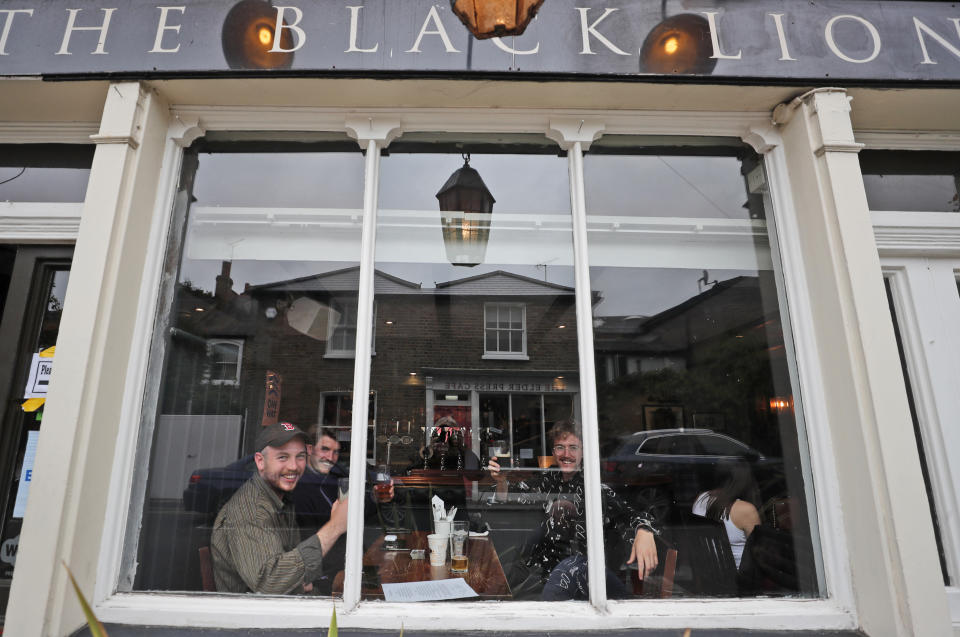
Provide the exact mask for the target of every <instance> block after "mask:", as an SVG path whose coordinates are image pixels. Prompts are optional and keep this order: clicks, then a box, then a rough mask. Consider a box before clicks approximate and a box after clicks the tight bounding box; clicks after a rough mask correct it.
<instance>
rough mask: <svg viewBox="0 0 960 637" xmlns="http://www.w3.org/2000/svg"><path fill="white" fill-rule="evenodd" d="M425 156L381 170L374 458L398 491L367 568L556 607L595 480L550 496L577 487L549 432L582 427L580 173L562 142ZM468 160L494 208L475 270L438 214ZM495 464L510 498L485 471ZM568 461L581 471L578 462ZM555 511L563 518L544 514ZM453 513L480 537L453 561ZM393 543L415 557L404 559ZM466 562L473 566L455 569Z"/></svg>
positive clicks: (382, 509)
mask: <svg viewBox="0 0 960 637" xmlns="http://www.w3.org/2000/svg"><path fill="white" fill-rule="evenodd" d="M420 149H422V146H421V147H420ZM415 150H418V148H415V147H412V146H410V145H408V146H406V147H405V146H404V145H403V144H402V143H399V142H395V143H394V145H392V146H391V149H390V151H391V152H390V155H389V156H387V157H384V158H383V159H382V165H381V183H380V202H379V211H378V229H377V240H378V243H377V255H376V274H375V287H376V292H375V298H376V305H377V329H376V339H375V349H376V355H375V356H374V357H373V360H372V362H371V371H370V387H371V389H374V390H375V391H376V393H377V395H378V397H379V413H378V417H377V419H376V421H375V423H374V428H375V429H374V434H375V441H376V442H375V445H374V448H373V452H372V454H371V455H370V456H369V458H368V460H369V462H370V464H371V465H374V464H386V465H387V471H388V472H389V473H390V474H391V477H392V480H393V485H394V488H395V497H394V498H393V499H392V501H390V502H388V503H383V502H381V503H374V502H372V501H371V500H370V499H368V500H367V507H368V516H367V519H368V524H367V528H366V530H365V535H364V549H365V556H364V564H365V565H367V566H370V567H372V568H370V569H369V570H365V577H364V582H363V596H364V598H368V599H375V598H381V597H383V595H384V594H385V593H389V590H390V587H389V586H385V585H389V584H395V583H404V582H410V581H420V580H429V581H435V582H448V583H449V581H450V578H452V577H463V579H464V580H465V582H466V583H467V584H468V585H469V586H470V587H471V588H472V590H473V591H474V592H475V593H476V594H477V595H478V596H479V597H480V598H481V599H541V598H546V595H545V594H544V588H545V587H544V585H545V584H546V583H547V580H548V578H549V576H550V571H551V569H552V568H553V567H554V566H556V564H557V563H559V562H560V561H561V560H562V559H563V558H566V557H570V556H573V555H577V554H582V552H583V550H584V546H585V540H586V535H585V528H584V525H583V524H582V512H583V490H582V481H574V482H570V483H569V486H568V487H567V488H565V489H563V492H562V493H561V492H560V490H558V489H556V488H554V489H552V490H548V489H546V488H540V487H541V486H543V485H546V484H547V483H550V484H553V483H554V482H556V483H557V484H560V483H563V484H567V483H566V481H565V480H561V479H560V478H559V475H560V473H561V470H560V467H558V466H556V463H553V462H552V451H551V449H552V447H553V444H552V442H551V441H552V438H551V437H550V431H551V428H552V427H553V426H554V425H555V423H556V422H558V421H561V420H563V421H577V420H579V377H578V373H577V369H578V357H577V344H576V311H575V304H574V288H573V277H574V274H573V268H572V263H573V247H572V230H571V218H570V209H569V184H568V178H567V174H568V173H567V164H566V161H565V160H564V159H562V158H559V157H557V156H556V154H555V149H554V150H553V152H554V154H552V155H550V154H537V153H538V152H539V151H538V150H536V149H535V148H534V147H531V148H529V149H524V148H519V147H518V146H510V152H503V150H504V147H497V146H495V145H483V144H464V145H458V146H456V147H452V148H450V152H449V153H447V152H442V151H443V150H444V148H443V147H442V146H440V145H439V144H436V145H434V146H433V147H432V148H431V151H432V152H427V153H424V152H410V151H415ZM467 152H469V153H470V155H469V157H470V163H469V165H470V166H471V167H472V168H474V169H475V170H476V171H477V172H478V173H479V175H480V176H481V178H482V181H483V183H484V184H485V187H486V188H487V189H488V192H489V195H492V199H494V200H495V203H493V205H492V212H491V213H490V214H489V215H486V219H489V237H488V240H487V244H486V246H485V252H480V251H474V252H473V253H474V254H483V258H482V263H480V264H478V265H475V266H473V267H464V266H463V265H453V264H452V263H451V260H450V256H449V255H451V254H453V255H457V254H460V253H461V251H460V250H457V249H454V250H448V247H449V246H447V245H445V243H444V241H445V239H446V240H447V241H449V236H450V235H451V234H453V233H450V232H447V233H444V231H443V230H444V226H443V224H444V223H446V222H445V221H443V218H445V217H447V216H450V215H449V213H448V212H444V213H443V214H442V215H441V212H440V204H441V202H438V196H437V193H438V191H440V190H441V188H442V187H443V186H444V184H445V183H446V180H447V179H448V176H449V175H451V173H452V172H453V171H454V170H456V169H458V168H461V166H462V164H463V161H464V160H463V159H462V157H461V155H462V154H464V153H467ZM444 194H445V195H447V194H448V193H446V192H445V193H444ZM489 199H490V198H487V199H485V200H486V201H487V203H489ZM470 213H471V211H465V214H467V215H469V214H470ZM471 240H472V237H471ZM454 261H457V260H456V259H454ZM491 458H494V459H495V460H494V461H495V462H496V463H497V464H496V467H497V471H496V474H497V478H498V481H497V482H499V483H502V486H503V489H502V490H503V491H505V492H506V493H505V494H504V495H502V496H497V495H494V489H495V484H496V483H495V481H494V480H492V479H491V472H490V471H486V470H485V467H486V466H487V465H488V462H490V459H491ZM548 458H549V459H550V460H548ZM564 466H571V467H575V468H576V469H577V471H575V472H574V473H577V474H579V471H578V469H579V460H577V461H576V462H574V463H572V464H570V465H566V464H565V465H564ZM491 497H493V500H492V501H491ZM435 499H439V500H440V501H442V504H438V506H439V507H440V508H442V509H443V512H442V514H439V512H438V515H440V519H439V520H438V519H435V517H434V512H433V508H432V503H433V502H434V501H435ZM574 501H576V502H577V504H575V503H574ZM545 506H546V507H547V508H551V507H556V509H555V510H556V511H557V514H556V515H555V516H553V517H551V516H545V513H544V507H545ZM568 507H571V508H572V512H571V513H570V514H567V513H566V512H567V511H568ZM370 510H375V513H370ZM561 511H563V512H564V513H563V514H561V513H560V512H561ZM448 518H449V521H452V522H460V521H462V522H466V523H467V524H468V526H469V528H470V533H471V534H470V537H469V542H468V543H467V545H466V546H467V548H466V552H467V555H464V556H463V557H464V558H466V559H465V560H461V559H459V556H456V557H457V558H458V559H457V564H456V565H453V559H454V557H455V556H453V555H452V554H451V553H450V551H449V550H448V549H447V546H448V544H447V543H445V541H440V540H438V539H437V538H439V537H447V536H448V535H450V534H451V533H453V534H455V532H456V527H455V525H450V524H448ZM561 527H563V528H565V529H566V530H567V531H568V532H569V534H568V535H564V536H563V537H560V536H559V535H557V537H556V538H555V539H554V540H553V544H552V546H553V547H554V553H552V554H551V558H553V557H556V559H551V561H550V563H549V564H547V565H546V567H545V566H544V563H543V561H542V558H543V555H542V553H537V552H536V551H535V550H534V548H535V547H536V546H538V544H539V543H540V542H541V540H543V539H544V534H545V533H546V530H547V529H548V528H550V529H553V530H554V531H556V532H557V533H559V529H560V528H561ZM431 535H432V536H436V537H434V538H433V539H434V541H435V544H436V546H430V536H431ZM453 539H456V538H453ZM396 543H399V547H400V548H402V549H404V550H403V551H394V550H392V549H395V548H396V547H397V546H398V544H396ZM547 545H549V544H544V546H547ZM450 546H452V547H453V548H454V549H456V548H458V546H459V544H457V543H453V542H452V543H451V544H450ZM385 549H386V550H385ZM409 549H414V550H416V551H419V550H421V549H423V550H424V554H423V555H421V554H420V553H419V552H413V551H410V550H409ZM411 553H413V554H412V555H411ZM431 562H433V563H431ZM463 563H466V572H465V573H462V572H461V573H457V572H455V571H459V570H460V567H461V566H462V565H463ZM451 569H453V571H454V572H452V571H451ZM461 592H462V591H461Z"/></svg>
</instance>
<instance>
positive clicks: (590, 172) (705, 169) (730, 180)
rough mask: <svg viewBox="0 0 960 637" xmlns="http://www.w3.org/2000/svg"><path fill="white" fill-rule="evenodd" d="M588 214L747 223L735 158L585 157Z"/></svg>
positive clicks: (738, 163)
mask: <svg viewBox="0 0 960 637" xmlns="http://www.w3.org/2000/svg"><path fill="white" fill-rule="evenodd" d="M584 179H585V181H586V199H587V214H589V215H616V216H642V217H704V218H726V219H749V218H750V215H749V212H748V210H747V208H746V207H745V204H746V202H747V195H746V191H745V186H744V182H743V177H742V176H741V175H740V160H739V159H737V158H735V157H681V156H674V157H666V156H659V155H633V156H624V155H589V154H588V155H587V156H586V158H585V159H584Z"/></svg>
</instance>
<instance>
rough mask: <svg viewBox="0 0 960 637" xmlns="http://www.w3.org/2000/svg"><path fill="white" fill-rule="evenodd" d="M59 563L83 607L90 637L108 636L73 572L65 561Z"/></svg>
mask: <svg viewBox="0 0 960 637" xmlns="http://www.w3.org/2000/svg"><path fill="white" fill-rule="evenodd" d="M61 563H62V564H63V568H65V569H67V577H69V578H70V583H71V584H73V591H74V592H75V593H76V594H77V599H78V600H80V607H81V608H82V609H83V614H84V615H86V617H87V625H89V626H90V635H91V636H92V637H109V636H108V635H107V629H106V628H104V627H103V624H101V623H100V620H99V619H97V616H96V615H94V614H93V609H92V608H90V604H89V603H87V598H86V597H84V596H83V593H82V592H81V591H80V585H79V584H77V580H76V579H75V578H74V577H73V572H71V571H70V567H69V566H67V563H66V562H61Z"/></svg>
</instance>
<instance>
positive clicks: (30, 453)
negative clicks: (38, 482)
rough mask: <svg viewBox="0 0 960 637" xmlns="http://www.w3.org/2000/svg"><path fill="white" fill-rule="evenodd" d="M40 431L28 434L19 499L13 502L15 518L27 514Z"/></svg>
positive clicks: (18, 489) (18, 491)
mask: <svg viewBox="0 0 960 637" xmlns="http://www.w3.org/2000/svg"><path fill="white" fill-rule="evenodd" d="M39 439H40V432H39V431H28V432H27V450H26V452H25V453H24V454H23V468H22V469H20V485H19V486H18V487H17V499H16V500H14V502H13V517H15V518H22V517H23V515H24V514H25V513H26V512H27V497H28V496H29V495H30V483H31V482H33V461H34V459H35V458H36V457H37V440H39Z"/></svg>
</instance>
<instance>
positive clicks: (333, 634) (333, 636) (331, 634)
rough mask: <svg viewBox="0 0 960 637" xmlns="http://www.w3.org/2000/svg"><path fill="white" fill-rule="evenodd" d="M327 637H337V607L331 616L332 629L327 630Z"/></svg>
mask: <svg viewBox="0 0 960 637" xmlns="http://www.w3.org/2000/svg"><path fill="white" fill-rule="evenodd" d="M327 637H337V607H336V606H334V607H333V615H331V616H330V628H328V629H327Z"/></svg>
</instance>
